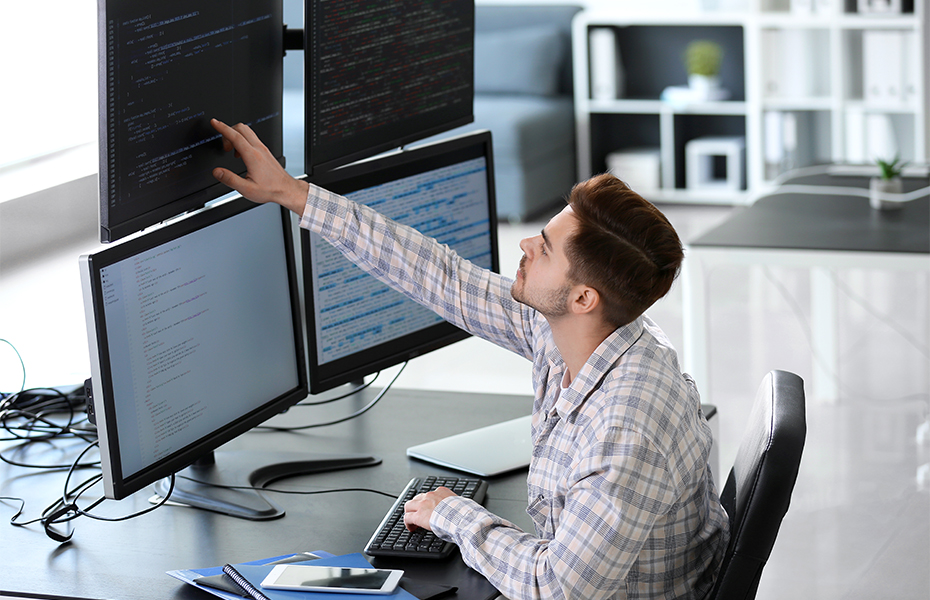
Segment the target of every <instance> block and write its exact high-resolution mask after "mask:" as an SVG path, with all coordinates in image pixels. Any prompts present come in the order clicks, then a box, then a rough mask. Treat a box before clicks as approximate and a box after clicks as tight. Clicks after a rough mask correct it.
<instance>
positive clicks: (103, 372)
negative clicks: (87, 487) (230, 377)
mask: <svg viewBox="0 0 930 600" xmlns="http://www.w3.org/2000/svg"><path fill="white" fill-rule="evenodd" d="M261 206H263V205H259V204H255V203H252V202H250V201H248V200H246V199H244V198H242V197H241V196H236V197H233V198H231V199H228V200H226V201H221V202H220V203H218V204H216V205H213V206H210V207H207V208H204V209H201V210H200V211H197V212H195V213H192V214H190V215H188V216H186V217H183V218H181V219H180V220H178V221H175V222H172V223H170V224H167V225H163V226H161V227H159V228H157V229H155V230H153V231H150V232H147V233H145V234H142V235H139V236H137V237H133V238H129V239H127V240H124V241H123V242H121V243H119V244H116V245H113V246H108V247H106V248H104V249H102V250H100V251H98V252H96V253H93V254H89V255H84V256H82V257H81V259H80V263H81V283H82V288H83V292H84V310H85V318H86V325H87V335H88V345H89V349H90V358H91V381H92V400H91V401H92V402H93V408H94V413H95V418H96V424H97V432H98V438H99V442H100V458H101V468H102V472H103V486H104V493H105V495H106V497H107V498H112V499H115V500H119V499H122V498H125V497H126V496H129V495H131V494H133V493H135V492H137V491H139V490H140V489H142V488H144V487H146V486H148V485H151V484H153V483H155V482H157V481H158V480H160V479H163V478H164V477H168V476H170V475H171V474H173V473H176V472H178V471H180V470H181V469H183V468H185V467H187V466H189V465H191V464H192V463H194V462H196V461H197V460H198V459H200V458H202V457H204V456H207V455H209V453H210V452H212V451H213V450H215V449H216V448H218V447H219V446H221V445H223V444H225V443H226V442H229V441H230V440H232V439H234V438H236V437H238V436H239V435H242V434H243V433H245V432H246V431H248V430H250V429H252V428H253V427H255V426H256V425H258V424H260V423H262V422H264V421H266V420H268V419H269V418H271V417H273V416H274V415H276V414H278V413H280V412H281V411H283V410H284V409H286V408H288V407H290V406H293V405H294V404H296V403H297V402H300V401H301V400H303V399H305V398H306V397H307V395H308V385H307V372H306V351H305V347H304V329H303V317H302V310H301V303H300V280H299V276H298V271H297V261H296V255H295V242H294V232H293V224H292V218H291V215H290V213H289V212H288V211H286V210H284V209H283V208H281V207H276V208H277V210H278V212H279V214H280V223H281V235H282V239H283V241H284V253H285V259H286V262H287V274H288V282H289V288H290V289H289V296H290V303H291V313H292V314H291V319H292V324H293V331H294V333H295V336H294V350H295V361H296V365H295V367H296V373H297V382H296V386H294V387H292V388H291V389H290V390H288V391H287V392H285V393H283V394H279V395H278V396H275V397H274V398H269V399H268V400H267V401H266V402H265V403H263V404H262V405H261V406H258V407H257V408H255V409H253V410H252V411H250V412H249V413H246V414H243V415H239V416H238V417H235V418H233V419H231V420H230V421H229V422H228V423H226V424H225V425H223V426H221V427H218V428H216V429H214V430H213V431H212V432H210V433H209V434H207V435H205V436H203V437H201V438H199V439H198V440H196V441H194V442H192V443H190V444H188V445H187V446H185V447H183V448H181V449H179V450H177V451H175V452H173V453H172V454H170V455H169V456H167V457H165V458H163V459H161V460H158V461H156V462H155V463H152V464H150V465H148V466H146V467H144V468H142V469H141V470H139V471H137V472H136V473H133V474H130V475H128V476H124V475H123V474H122V468H121V467H122V465H121V461H120V447H119V436H120V432H119V431H118V429H117V420H116V402H117V400H116V399H115V398H114V397H113V381H112V372H111V370H110V365H109V359H108V357H109V341H108V337H107V328H106V315H105V314H104V311H103V292H102V285H101V279H100V273H101V270H102V269H103V268H105V267H107V266H109V265H112V264H115V263H117V262H120V261H122V260H125V259H127V258H130V257H132V256H133V255H135V254H138V253H140V252H144V251H146V250H149V249H151V248H155V247H157V246H159V245H161V244H164V243H166V242H170V241H171V240H173V239H177V238H179V237H181V236H184V235H187V234H190V233H193V232H195V231H198V230H201V229H204V228H206V227H210V226H211V225H215V224H217V223H220V222H222V221H224V220H226V219H228V218H231V217H234V216H236V215H239V214H241V213H243V212H246V211H248V210H254V209H258V208H260V207H261ZM242 243H244V244H248V243H249V241H248V240H242Z"/></svg>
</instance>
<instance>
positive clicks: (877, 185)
mask: <svg viewBox="0 0 930 600" xmlns="http://www.w3.org/2000/svg"><path fill="white" fill-rule="evenodd" d="M875 164H877V165H878V169H879V172H880V175H879V176H878V177H873V178H872V179H871V180H870V181H869V205H870V206H871V207H872V208H874V209H876V210H882V209H884V210H887V209H894V208H900V207H901V202H900V201H898V199H897V195H898V194H900V193H901V189H902V185H901V171H902V170H904V167H905V166H906V165H907V163H906V162H902V161H901V157H900V156H898V155H895V157H894V160H891V161H887V160H884V159H881V158H879V159H877V160H876V161H875Z"/></svg>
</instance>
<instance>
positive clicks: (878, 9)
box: [856, 0, 904, 14]
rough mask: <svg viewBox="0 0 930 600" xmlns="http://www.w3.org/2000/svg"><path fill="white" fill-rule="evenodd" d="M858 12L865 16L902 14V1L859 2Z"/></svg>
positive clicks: (869, 0)
mask: <svg viewBox="0 0 930 600" xmlns="http://www.w3.org/2000/svg"><path fill="white" fill-rule="evenodd" d="M856 8H857V10H858V11H859V12H860V13H864V14H901V13H902V12H903V10H904V7H903V3H902V0H858V3H857V6H856Z"/></svg>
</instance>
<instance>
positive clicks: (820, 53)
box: [573, 0, 930, 204]
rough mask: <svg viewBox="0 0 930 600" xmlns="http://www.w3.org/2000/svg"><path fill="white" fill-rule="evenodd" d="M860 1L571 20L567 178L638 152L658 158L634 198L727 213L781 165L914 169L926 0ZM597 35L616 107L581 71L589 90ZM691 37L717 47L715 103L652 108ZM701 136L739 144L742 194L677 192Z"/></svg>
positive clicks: (918, 156)
mask: <svg viewBox="0 0 930 600" xmlns="http://www.w3.org/2000/svg"><path fill="white" fill-rule="evenodd" d="M867 1H870V0H807V1H803V0H749V1H748V2H747V9H746V10H745V11H741V12H738V13H715V12H704V13H700V14H697V15H681V16H675V15H671V16H669V15H663V16H656V17H652V18H650V17H642V16H637V17H634V18H626V17H625V16H624V15H622V14H614V13H613V12H611V11H609V10H603V9H602V10H599V11H584V12H581V13H579V14H578V15H577V17H576V18H575V22H574V27H573V51H574V73H575V114H576V124H577V152H578V176H579V178H582V179H583V178H585V177H588V176H590V175H591V174H593V173H597V172H601V171H604V170H605V169H607V166H608V157H609V156H610V155H611V154H612V153H614V152H618V151H619V152H621V153H623V152H627V151H632V152H636V151H637V150H638V149H642V148H647V149H651V150H652V151H658V152H659V155H660V156H661V161H660V162H661V175H660V181H661V186H660V188H659V189H658V190H649V191H648V193H647V194H644V195H647V197H649V198H650V199H652V200H656V201H675V202H691V201H693V202H701V203H730V204H740V203H748V202H751V201H752V200H753V198H755V197H756V196H757V195H758V194H760V193H763V192H764V191H765V190H766V189H767V188H768V187H769V185H770V184H771V183H772V182H773V180H774V179H775V178H777V177H778V176H779V175H780V174H782V173H784V172H786V171H788V170H790V169H793V168H798V167H804V166H810V165H816V164H825V163H849V164H860V165H861V164H873V163H874V160H875V159H876V158H892V157H893V156H894V155H895V154H899V155H900V156H901V157H902V158H903V159H904V160H907V161H910V162H912V163H925V162H926V161H927V160H928V159H927V157H928V146H930V124H928V121H927V110H928V108H927V107H928V103H930V96H928V89H927V87H928V85H927V81H928V69H930V65H928V62H930V58H928V55H930V49H928V40H927V33H926V32H927V29H928V27H927V19H928V16H927V12H926V0H899V2H898V5H897V6H893V7H892V11H893V12H884V13H882V12H869V13H864V12H863V13H860V12H858V11H859V7H858V5H859V4H860V3H863V2H867ZM875 2H876V6H877V7H879V8H880V7H881V6H884V4H887V2H884V4H883V2H882V0H875ZM892 4H893V3H892ZM901 11H903V12H901ZM604 30H609V31H611V32H612V33H613V36H612V37H613V40H614V43H615V48H616V55H613V56H610V58H611V60H612V61H613V63H615V66H614V67H613V70H614V71H615V73H616V74H617V77H618V81H617V82H615V86H614V87H615V88H616V89H618V90H619V97H617V98H610V97H606V98H605V95H604V94H603V93H599V94H597V95H594V94H593V93H592V74H593V78H594V79H596V80H597V83H598V85H599V86H601V87H600V88H599V89H603V80H604V79H605V75H604V69H603V63H604V61H603V57H604V50H603V47H604V41H603V36H601V37H600V38H597V36H596V38H597V39H598V41H597V42H596V46H595V51H593V52H592V46H591V44H590V39H591V33H592V32H594V31H597V32H599V33H598V35H600V32H603V31H604ZM696 39H710V40H713V41H715V42H717V43H718V44H719V45H720V46H722V48H723V51H724V59H723V64H722V69H721V74H720V85H721V87H722V88H723V89H725V90H726V93H727V97H726V99H715V100H702V101H690V100H688V99H685V100H682V99H681V98H677V99H676V98H675V96H674V95H669V94H666V96H665V97H666V99H665V100H663V99H662V98H663V91H664V90H665V89H666V88H669V87H675V86H685V85H686V82H687V74H686V72H685V68H684V63H683V60H682V52H683V51H684V48H685V47H686V46H687V44H688V43H689V42H690V41H692V40H696ZM608 79H609V77H608ZM608 89H610V88H609V86H608ZM608 96H609V94H608ZM669 98H671V100H669ZM713 137H716V138H719V137H729V138H731V139H734V140H737V139H740V140H742V141H743V142H744V144H745V153H744V156H745V159H744V160H745V165H743V169H742V172H743V174H744V176H743V182H744V183H743V185H742V187H741V189H735V190H734V189H733V186H732V185H726V186H712V187H701V186H699V187H698V188H695V187H694V186H692V185H689V182H688V181H687V172H688V169H687V165H686V157H687V152H686V148H687V145H688V143H689V142H690V141H692V140H695V139H703V138H713ZM725 163H726V161H725V160H723V157H721V160H720V161H719V164H720V165H723V164H725ZM721 168H722V167H721ZM619 175H620V176H621V178H622V177H623V174H622V173H621V174H619ZM724 176H725V175H724Z"/></svg>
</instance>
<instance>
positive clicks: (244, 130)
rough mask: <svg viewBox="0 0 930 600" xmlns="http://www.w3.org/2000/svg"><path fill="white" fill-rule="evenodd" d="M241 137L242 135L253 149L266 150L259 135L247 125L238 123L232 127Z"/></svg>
mask: <svg viewBox="0 0 930 600" xmlns="http://www.w3.org/2000/svg"><path fill="white" fill-rule="evenodd" d="M232 129H233V130H235V131H236V132H237V133H239V135H241V136H242V137H243V138H245V140H246V141H247V142H248V143H249V145H250V146H252V147H253V148H264V147H265V144H263V143H262V141H261V140H260V139H259V137H258V135H257V134H256V133H255V132H254V131H252V128H251V127H249V126H248V125H246V124H245V123H236V124H235V125H233V127H232Z"/></svg>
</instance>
